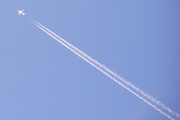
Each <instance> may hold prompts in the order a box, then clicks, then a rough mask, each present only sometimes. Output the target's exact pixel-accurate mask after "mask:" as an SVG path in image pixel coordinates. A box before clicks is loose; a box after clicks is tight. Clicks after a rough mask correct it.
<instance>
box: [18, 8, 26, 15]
mask: <svg viewBox="0 0 180 120" xmlns="http://www.w3.org/2000/svg"><path fill="white" fill-rule="evenodd" d="M17 11H18V12H19V15H20V14H22V15H25V14H26V13H23V11H24V10H18V9H17Z"/></svg>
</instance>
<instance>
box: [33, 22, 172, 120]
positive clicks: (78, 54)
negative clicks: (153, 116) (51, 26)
mask: <svg viewBox="0 0 180 120" xmlns="http://www.w3.org/2000/svg"><path fill="white" fill-rule="evenodd" d="M31 22H32V21H31ZM32 23H33V24H34V25H36V26H37V27H38V28H40V29H41V30H42V31H44V32H45V33H47V34H48V35H49V36H51V37H52V38H54V39H55V40H57V41H58V42H59V43H61V44H62V45H64V46H65V47H66V48H68V49H69V50H71V51H72V52H73V53H75V54H76V55H77V56H79V57H80V58H82V59H83V60H85V61H86V62H87V63H89V64H90V65H92V66H93V67H95V68H96V69H97V70H99V71H100V72H102V73H103V74H105V75H106V76H108V77H109V78H111V79H112V80H114V81H115V82H116V83H118V84H119V85H121V86H122V87H124V88H125V89H126V90H128V91H129V92H131V93H132V94H134V95H135V96H137V97H138V98H139V99H141V100H143V101H144V102H145V103H147V104H148V105H150V106H151V107H153V108H154V109H155V110H157V111H159V112H160V113H161V114H163V115H164V116H166V117H167V118H169V119H171V120H174V119H173V118H172V117H170V116H169V115H167V114H166V113H164V112H163V111H162V110H161V109H159V108H157V107H156V106H155V105H153V104H151V103H150V102H149V101H147V100H146V99H144V98H143V97H141V96H140V95H138V94H137V93H135V92H134V91H133V90H131V89H130V88H128V87H126V86H125V85H123V84H122V83H121V82H119V81H118V80H116V79H115V78H114V77H112V76H111V75H109V74H108V73H107V72H105V71H104V70H102V69H101V68H100V67H98V66H97V65H95V64H94V63H92V62H91V61H89V60H88V59H87V58H85V57H84V56H82V55H81V54H80V53H78V52H77V51H75V50H74V49H72V48H71V47H69V46H68V45H66V44H65V43H63V42H62V41H61V40H59V39H58V38H56V37H55V36H53V35H52V34H50V33H49V32H47V31H46V30H45V29H43V28H42V27H40V26H39V25H37V24H36V23H34V22H32Z"/></svg>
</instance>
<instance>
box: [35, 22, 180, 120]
mask: <svg viewBox="0 0 180 120" xmlns="http://www.w3.org/2000/svg"><path fill="white" fill-rule="evenodd" d="M35 22H36V23H37V24H38V25H40V26H41V27H43V28H44V29H46V30H47V31H48V32H50V33H51V34H53V35H54V36H56V37H57V38H59V39H61V40H62V41H63V42H64V43H66V44H67V45H69V46H70V47H72V48H73V49H75V50H76V51H78V52H79V53H81V54H82V55H83V56H85V57H87V58H88V59H89V60H91V61H92V62H94V63H95V64H97V65H98V66H100V67H102V68H103V69H104V70H106V71H107V72H109V73H110V74H112V75H113V76H115V77H116V78H118V79H120V80H121V81H122V82H124V83H125V84H127V85H129V86H130V87H132V88H133V89H135V90H136V91H137V92H140V93H141V94H142V95H143V96H145V97H147V98H148V99H150V100H151V101H153V102H154V103H156V104H157V105H159V106H161V107H162V108H163V109H165V110H167V111H169V112H170V113H171V114H173V115H175V116H176V117H179V118H180V115H179V114H178V113H176V112H175V111H173V110H171V109H170V108H168V107H167V106H165V105H164V104H163V103H161V102H160V101H158V100H156V99H155V98H153V97H152V96H150V95H148V94H147V93H145V92H143V91H142V90H141V89H139V88H137V87H135V86H134V85H133V84H132V83H130V82H128V81H126V80H124V79H123V78H122V77H120V76H119V75H117V74H115V73H114V72H113V71H112V70H110V69H108V68H107V67H106V66H104V65H102V64H101V63H99V62H98V61H96V60H94V59H93V58H91V57H90V56H89V55H87V54H85V53H84V52H83V51H81V50H79V49H78V48H76V47H75V46H73V45H71V44H70V43H68V42H67V41H66V40H64V39H63V38H61V37H59V36H58V35H56V34H55V33H54V32H52V31H50V30H49V29H48V28H46V27H44V26H43V25H41V24H40V23H38V22H37V21H35Z"/></svg>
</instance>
